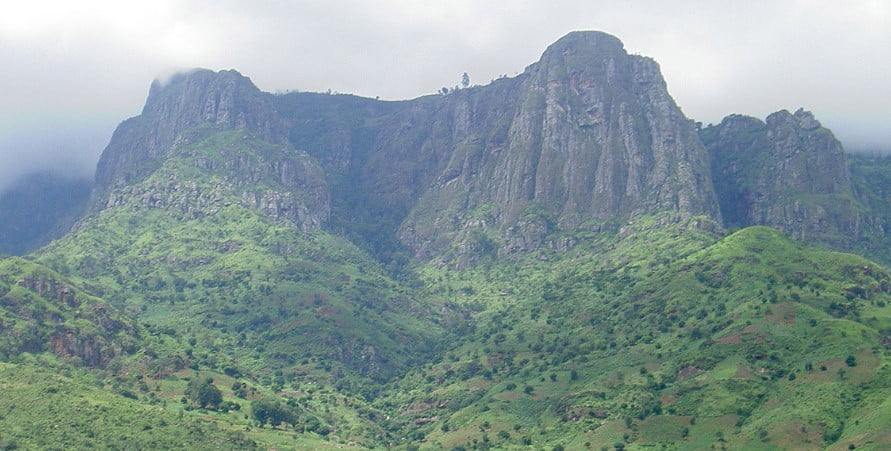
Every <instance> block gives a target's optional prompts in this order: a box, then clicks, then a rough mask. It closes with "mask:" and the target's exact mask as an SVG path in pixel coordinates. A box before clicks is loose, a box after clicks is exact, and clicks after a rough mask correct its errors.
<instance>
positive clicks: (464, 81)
mask: <svg viewBox="0 0 891 451" xmlns="http://www.w3.org/2000/svg"><path fill="white" fill-rule="evenodd" d="M468 86H470V75H467V72H464V73H463V74H461V87H462V88H466V87H468Z"/></svg>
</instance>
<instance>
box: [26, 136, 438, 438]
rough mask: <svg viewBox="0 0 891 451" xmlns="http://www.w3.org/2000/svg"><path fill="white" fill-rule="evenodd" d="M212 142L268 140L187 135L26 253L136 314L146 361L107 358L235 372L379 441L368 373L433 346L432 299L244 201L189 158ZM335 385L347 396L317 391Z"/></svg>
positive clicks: (328, 239) (342, 245)
mask: <svg viewBox="0 0 891 451" xmlns="http://www.w3.org/2000/svg"><path fill="white" fill-rule="evenodd" d="M220 146H224V147H225V146H229V147H246V148H247V149H244V150H243V152H242V153H247V154H249V153H250V152H251V151H252V149H254V148H255V147H257V148H261V150H262V151H264V152H268V151H269V149H265V150H264V149H263V146H266V145H265V144H263V143H261V142H254V141H251V140H246V139H244V138H243V137H242V134H241V133H234V134H233V133H230V134H217V135H213V136H211V137H210V138H208V139H207V140H203V141H197V142H195V143H194V144H192V145H190V146H188V147H186V148H184V149H180V152H179V153H178V154H177V155H174V156H172V157H171V158H169V159H168V160H167V161H165V163H164V164H163V165H162V166H161V167H160V168H158V170H156V171H155V172H154V173H153V174H152V175H151V176H149V177H147V178H146V179H145V180H143V181H141V182H140V183H139V184H137V185H136V186H135V187H130V188H127V190H129V191H127V192H126V193H125V195H124V196H123V199H125V200H124V201H123V202H122V203H121V204H119V205H117V206H115V207H113V208H109V209H106V210H104V211H102V212H101V213H99V214H97V215H96V216H94V217H91V218H89V219H87V220H86V221H85V222H83V223H82V224H81V225H80V226H79V227H78V229H77V230H76V231H74V232H72V233H71V234H69V235H68V236H66V237H64V238H62V239H60V240H58V241H55V242H53V243H52V244H50V245H49V246H47V247H46V248H44V249H43V250H41V251H40V252H38V253H37V254H35V255H34V258H35V259H36V260H37V261H38V262H40V263H41V264H44V265H45V266H48V267H50V268H54V269H55V270H57V271H59V272H60V273H62V274H64V275H65V276H68V277H70V278H71V279H72V280H74V281H75V282H76V283H78V284H79V285H81V286H84V287H86V288H87V289H88V290H89V291H91V292H92V293H95V294H97V295H99V296H101V297H102V298H104V299H106V300H108V301H109V302H110V303H111V304H112V305H114V306H115V307H117V308H118V309H120V310H121V311H122V312H124V314H125V315H127V316H131V317H133V318H137V319H138V321H139V323H140V324H141V325H142V326H143V327H144V328H145V330H146V331H147V333H148V334H149V335H150V336H152V337H156V338H157V340H158V342H159V343H161V344H160V345H159V347H156V348H155V349H153V353H152V356H150V357H152V358H151V359H147V360H151V361H152V363H153V364H152V365H146V364H145V363H144V362H143V361H133V360H131V361H128V362H125V363H123V364H122V365H120V366H117V367H116V368H115V370H116V371H130V372H135V373H139V374H140V375H142V376H143V377H145V378H148V379H149V380H151V381H156V380H157V381H160V380H163V379H164V378H166V377H170V376H171V375H176V374H179V372H181V371H183V370H184V369H186V368H189V367H191V368H192V369H197V370H202V371H210V372H212V373H214V374H216V375H217V376H216V378H217V379H219V378H220V376H221V375H228V376H235V377H240V378H241V379H242V380H244V381H247V382H248V383H249V384H251V385H252V386H256V387H265V389H264V390H266V392H267V393H268V394H270V395H272V394H273V393H275V394H276V395H277V396H286V397H287V398H289V399H293V400H294V402H296V401H302V402H303V404H304V405H303V408H305V409H309V410H310V411H311V412H310V414H309V415H312V416H314V417H316V418H318V419H319V420H320V422H321V424H322V425H323V426H326V427H328V428H329V429H330V430H332V434H331V435H332V437H335V438H337V439H340V440H347V439H349V440H353V441H357V442H360V443H366V444H373V443H377V442H379V441H381V440H385V438H386V434H387V428H386V426H385V425H382V424H381V421H380V417H381V416H380V415H376V413H375V411H374V410H373V409H370V408H367V407H363V406H366V404H367V402H366V400H367V399H373V398H374V397H375V396H376V395H377V393H378V392H379V391H380V390H381V387H380V385H379V382H380V381H384V380H389V379H391V378H393V377H394V376H396V375H398V374H399V373H400V372H403V371H405V370H406V369H407V368H409V367H410V366H411V365H412V364H413V363H414V362H416V361H418V360H419V359H422V358H424V357H425V356H426V355H428V354H429V353H430V352H431V351H432V350H433V348H434V346H435V345H436V340H435V339H436V338H437V337H439V336H441V335H442V334H443V330H442V329H441V326H439V325H438V324H437V323H436V321H438V319H437V316H438V314H437V315H434V314H433V313H432V311H433V309H434V308H435V306H434V305H431V304H427V303H422V302H419V300H418V299H417V298H416V297H415V296H414V293H413V292H412V291H411V290H409V289H407V288H405V287H404V286H403V285H401V284H400V283H398V282H396V281H394V280H393V279H391V278H390V277H389V276H388V275H387V273H386V271H385V270H384V269H383V268H382V267H381V266H380V264H378V263H377V262H376V261H374V260H373V259H371V258H370V257H368V256H367V255H366V254H364V253H363V252H362V251H360V250H359V249H357V248H356V247H355V246H353V245H352V244H350V243H349V242H347V241H346V240H344V239H342V238H338V237H335V236H333V235H330V234H328V233H325V232H323V231H314V232H301V231H300V230H298V229H296V228H295V227H293V226H292V225H290V224H289V223H286V222H283V221H275V220H272V219H269V218H267V217H264V216H262V215H261V214H260V213H259V212H257V211H256V210H254V209H251V208H248V207H246V206H244V205H243V204H242V203H241V195H240V193H241V190H242V189H245V188H244V186H242V185H239V186H236V184H237V183H235V182H233V181H232V180H230V179H228V178H227V177H226V175H225V174H221V173H219V172H215V171H212V170H211V171H206V170H199V169H198V168H197V167H196V166H195V165H196V162H198V161H199V160H200V159H201V158H209V155H213V154H215V152H216V151H217V148H218V147H220ZM229 150H231V149H229ZM236 150H237V149H236ZM205 154H209V155H205ZM179 180H188V181H189V182H179ZM191 182H194V183H195V185H196V187H197V190H194V189H193V188H192V187H191V186H189V185H188V183H191ZM257 183H258V184H259V185H258V186H256V187H253V188H254V189H259V190H263V189H277V188H280V187H277V186H276V185H275V184H274V182H271V181H268V180H260V181H259V182H257ZM175 186H180V187H185V188H184V189H182V190H181V189H179V188H173V189H172V190H171V189H170V187H175ZM159 187H166V188H159ZM159 189H162V190H164V189H166V190H168V191H165V192H164V196H162V199H166V200H164V201H162V202H167V204H165V205H162V206H157V204H154V205H156V206H150V205H153V204H152V203H151V202H148V205H147V203H146V202H145V199H146V198H147V197H149V196H147V194H146V193H150V192H157V191H158V190H159ZM190 192H200V193H204V194H205V195H206V196H205V197H204V198H203V199H204V201H201V200H200V199H198V200H196V199H195V198H194V197H189V196H190V194H189V193H190ZM156 199H157V197H156ZM208 199H209V200H208ZM202 202H204V203H203V204H202ZM171 205H176V207H175V208H174V207H171ZM183 206H184V207H183ZM228 376H227V377H228ZM181 385H183V387H181V389H184V385H185V383H182V384H181ZM337 390H339V392H340V394H341V395H340V396H339V397H338V398H337V399H338V402H340V403H341V404H344V405H346V407H343V406H341V407H332V406H330V405H328V404H326V403H325V402H323V400H325V399H328V398H327V397H328V396H329V395H331V394H333V393H334V392H335V391H337ZM179 393H180V394H179V395H176V394H172V395H171V398H170V399H171V400H177V399H178V397H179V396H181V393H182V392H181V391H180V392H179ZM332 399H334V398H332ZM332 410H333V412H332Z"/></svg>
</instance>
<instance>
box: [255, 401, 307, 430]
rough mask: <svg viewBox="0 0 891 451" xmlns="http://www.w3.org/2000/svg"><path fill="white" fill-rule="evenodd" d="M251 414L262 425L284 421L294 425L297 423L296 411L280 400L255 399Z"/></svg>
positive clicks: (277, 423)
mask: <svg viewBox="0 0 891 451" xmlns="http://www.w3.org/2000/svg"><path fill="white" fill-rule="evenodd" d="M251 414H252V415H253V417H254V419H255V420H257V421H258V422H259V423H260V427H263V425H264V424H266V423H269V425H270V426H272V427H276V426H278V425H280V424H283V423H284V424H290V425H292V426H294V425H295V424H296V423H297V415H296V413H295V412H294V411H293V410H292V409H291V408H290V407H288V406H286V405H283V404H282V403H281V402H279V401H273V400H268V399H262V400H257V401H254V402H252V403H251Z"/></svg>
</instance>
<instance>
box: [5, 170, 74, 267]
mask: <svg viewBox="0 0 891 451" xmlns="http://www.w3.org/2000/svg"><path fill="white" fill-rule="evenodd" d="M90 187H91V183H90V181H89V180H87V179H70V178H67V177H62V176H59V175H56V174H53V173H42V172H38V173H33V174H29V175H27V176H25V177H22V178H21V179H19V180H18V181H16V182H15V183H13V184H12V186H10V187H8V188H6V190H5V191H3V192H2V193H0V218H3V221H0V254H10V255H22V254H25V253H27V252H29V251H32V250H34V249H37V248H38V247H40V246H42V245H44V244H46V243H48V242H49V241H50V240H51V239H53V238H58V237H59V236H62V235H63V234H64V233H65V232H67V231H68V229H69V228H70V227H71V225H72V224H74V222H75V221H76V220H77V219H78V218H79V217H80V215H81V214H83V210H84V208H85V207H86V204H87V199H88V198H89V195H90Z"/></svg>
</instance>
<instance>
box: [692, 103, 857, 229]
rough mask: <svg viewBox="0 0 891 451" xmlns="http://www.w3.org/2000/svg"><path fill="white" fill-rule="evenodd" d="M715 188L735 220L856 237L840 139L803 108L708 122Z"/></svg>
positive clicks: (730, 221) (729, 220)
mask: <svg viewBox="0 0 891 451" xmlns="http://www.w3.org/2000/svg"><path fill="white" fill-rule="evenodd" d="M701 137H702V140H703V142H704V144H705V146H706V147H707V148H708V149H709V152H710V153H711V157H712V172H713V174H714V185H715V190H716V191H717V194H718V199H719V203H720V205H721V213H722V215H723V217H724V220H725V221H726V225H727V226H728V227H747V226H750V225H767V226H771V227H774V228H777V229H780V230H782V231H784V232H785V233H787V234H789V235H791V236H793V237H795V238H798V239H803V240H812V241H819V242H825V243H830V244H841V242H843V241H846V240H857V239H859V237H860V236H861V235H862V234H863V232H864V230H863V229H864V227H865V225H866V222H868V218H867V216H866V215H865V214H864V212H863V211H862V210H861V209H860V208H859V203H858V200H857V196H856V195H855V192H854V189H853V182H852V178H851V172H850V169H849V162H848V159H847V155H846V154H845V152H844V149H843V148H842V145H841V143H840V142H839V141H838V140H837V139H835V137H834V136H833V135H832V132H830V131H829V130H828V129H826V128H824V127H823V126H822V125H821V124H820V122H819V121H817V120H816V119H815V118H814V115H813V114H812V113H810V112H808V111H805V110H803V109H799V110H798V111H796V112H795V113H790V112H788V111H786V110H782V111H778V112H776V113H773V114H771V115H770V116H768V117H767V119H766V121H761V120H759V119H756V118H752V117H747V116H741V115H732V116H728V117H726V118H724V120H722V121H721V123H720V124H718V125H716V126H711V127H708V128H705V129H703V130H702V132H701Z"/></svg>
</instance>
